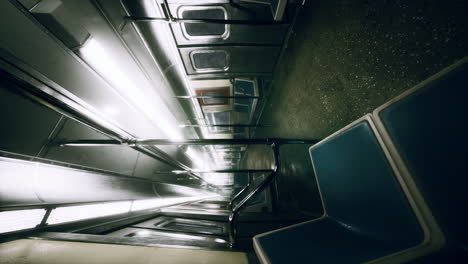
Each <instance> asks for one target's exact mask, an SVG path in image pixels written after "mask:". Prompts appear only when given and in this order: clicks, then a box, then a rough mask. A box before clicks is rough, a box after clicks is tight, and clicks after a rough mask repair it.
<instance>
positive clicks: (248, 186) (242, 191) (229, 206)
mask: <svg viewBox="0 0 468 264" xmlns="http://www.w3.org/2000/svg"><path fill="white" fill-rule="evenodd" d="M247 177H248V181H247V185H245V186H244V188H242V189H241V190H240V191H239V192H238V193H236V195H234V197H232V198H231V201H230V202H229V205H228V208H229V210H232V209H233V208H232V207H233V205H234V202H235V201H236V200H237V199H238V198H239V197H241V195H242V194H243V193H244V192H246V191H247V190H248V189H249V188H250V186H251V185H252V177H251V176H250V173H249V174H248V175H247Z"/></svg>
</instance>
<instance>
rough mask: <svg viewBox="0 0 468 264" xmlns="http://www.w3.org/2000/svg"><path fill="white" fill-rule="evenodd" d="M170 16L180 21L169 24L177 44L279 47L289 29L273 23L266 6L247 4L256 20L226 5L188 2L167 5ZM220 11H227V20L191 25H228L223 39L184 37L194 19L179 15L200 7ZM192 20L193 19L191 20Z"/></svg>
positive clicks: (220, 37)
mask: <svg viewBox="0 0 468 264" xmlns="http://www.w3.org/2000/svg"><path fill="white" fill-rule="evenodd" d="M169 6H170V10H171V11H172V13H174V14H176V15H177V17H178V18H179V19H178V20H176V21H175V22H176V23H178V24H171V29H172V31H173V33H174V37H175V39H176V41H177V45H180V46H183V45H213V44H221V43H230V44H247V43H248V44H262V45H281V44H282V42H283V39H284V35H285V34H286V31H287V29H288V24H287V23H285V22H280V23H278V22H276V23H275V21H273V20H272V19H271V15H269V14H268V12H265V11H266V10H265V9H268V8H267V7H265V6H258V5H250V7H251V8H253V10H255V11H257V12H256V14H255V18H253V16H252V15H251V14H249V13H246V12H244V11H242V10H239V9H238V8H233V7H232V6H230V5H229V4H227V3H224V4H221V3H220V4H215V5H209V6H208V5H206V4H203V3H198V4H197V3H188V4H169ZM209 7H211V8H213V7H218V8H223V9H224V10H226V15H227V21H226V20H224V21H223V20H213V19H208V20H206V19H204V20H203V19H200V20H195V21H193V22H195V23H197V22H198V23H200V22H204V23H206V22H210V23H219V24H224V25H229V27H227V28H226V34H225V36H219V37H216V36H212V37H207V38H202V37H198V38H194V37H190V36H187V34H186V30H185V24H184V23H188V22H191V23H193V22H192V21H190V20H194V19H190V17H186V18H183V16H182V12H183V11H184V10H190V9H197V8H198V9H203V8H205V9H206V8H209ZM192 18H193V17H192Z"/></svg>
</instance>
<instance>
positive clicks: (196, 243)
mask: <svg viewBox="0 0 468 264" xmlns="http://www.w3.org/2000/svg"><path fill="white" fill-rule="evenodd" d="M142 231H145V232H142ZM138 232H142V233H138ZM177 235H178V234H171V233H165V232H158V231H150V230H144V229H143V230H142V229H138V228H125V229H122V230H120V231H117V232H115V233H110V234H108V235H105V236H104V235H86V234H74V233H56V232H45V233H40V234H37V235H34V236H33V237H30V238H33V239H46V240H56V241H74V242H86V243H103V244H116V245H135V246H156V247H174V248H192V249H210V250H224V251H226V250H230V249H229V247H228V246H227V242H226V241H225V240H222V239H219V238H211V237H203V236H189V237H186V236H177Z"/></svg>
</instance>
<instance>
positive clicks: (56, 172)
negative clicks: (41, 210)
mask: <svg viewBox="0 0 468 264" xmlns="http://www.w3.org/2000/svg"><path fill="white" fill-rule="evenodd" d="M0 170H1V171H2V173H1V174H0V181H1V182H2V184H1V185H0V200H1V208H7V207H18V206H23V207H24V206H43V205H47V204H66V203H78V202H79V203H83V202H100V201H117V200H135V199H151V198H158V197H174V196H177V197H183V196H187V197H188V196H196V195H206V194H207V193H208V192H206V191H203V190H200V189H196V188H189V187H186V186H180V185H173V184H166V183H158V182H154V181H151V180H148V179H143V178H136V177H127V176H119V175H110V174H105V173H100V172H92V171H86V170H79V169H74V168H66V167H63V166H57V165H50V164H45V163H41V162H37V161H25V160H18V159H12V158H5V157H0Z"/></svg>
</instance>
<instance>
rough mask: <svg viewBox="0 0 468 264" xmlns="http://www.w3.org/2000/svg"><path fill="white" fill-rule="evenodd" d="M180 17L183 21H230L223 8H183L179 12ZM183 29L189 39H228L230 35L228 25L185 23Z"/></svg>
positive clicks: (182, 25)
mask: <svg viewBox="0 0 468 264" xmlns="http://www.w3.org/2000/svg"><path fill="white" fill-rule="evenodd" d="M179 17H181V18H183V19H218V20H226V19H228V16H227V12H226V9H224V8H223V7H221V6H183V7H181V8H180V10H179ZM181 28H182V32H183V34H184V36H185V38H187V39H200V38H221V39H226V38H227V37H228V35H229V25H228V24H215V23H183V24H181Z"/></svg>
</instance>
